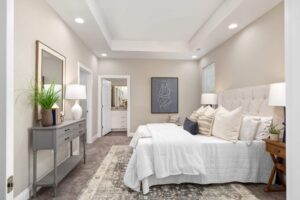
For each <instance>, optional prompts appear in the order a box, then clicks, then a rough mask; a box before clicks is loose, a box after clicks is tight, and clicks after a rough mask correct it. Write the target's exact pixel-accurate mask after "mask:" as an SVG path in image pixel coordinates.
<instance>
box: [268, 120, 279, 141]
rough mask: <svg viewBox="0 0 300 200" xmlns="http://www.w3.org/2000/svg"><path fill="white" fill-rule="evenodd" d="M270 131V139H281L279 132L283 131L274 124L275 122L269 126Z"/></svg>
mask: <svg viewBox="0 0 300 200" xmlns="http://www.w3.org/2000/svg"><path fill="white" fill-rule="evenodd" d="M268 131H269V133H270V140H272V141H278V140H279V134H280V133H281V129H280V128H277V125H274V124H273V123H272V124H271V125H270V127H269V128H268Z"/></svg>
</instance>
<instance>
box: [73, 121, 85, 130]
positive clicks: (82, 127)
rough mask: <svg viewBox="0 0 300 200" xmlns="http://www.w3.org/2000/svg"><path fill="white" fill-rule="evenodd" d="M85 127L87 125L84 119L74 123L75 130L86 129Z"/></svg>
mask: <svg viewBox="0 0 300 200" xmlns="http://www.w3.org/2000/svg"><path fill="white" fill-rule="evenodd" d="M85 127H86V124H85V121H82V122H78V123H76V124H74V125H73V130H79V129H85Z"/></svg>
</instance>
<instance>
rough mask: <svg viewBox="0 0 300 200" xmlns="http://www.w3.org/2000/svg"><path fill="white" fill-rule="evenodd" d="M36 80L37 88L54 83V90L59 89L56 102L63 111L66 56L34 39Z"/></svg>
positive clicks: (39, 117)
mask: <svg viewBox="0 0 300 200" xmlns="http://www.w3.org/2000/svg"><path fill="white" fill-rule="evenodd" d="M36 68H37V73H36V75H37V77H36V81H37V84H38V86H39V88H42V87H44V88H47V87H49V86H50V84H51V83H55V90H57V91H60V92H59V95H60V101H59V102H58V103H57V106H58V107H59V110H60V111H61V112H62V113H64V100H63V99H64V98H63V97H64V85H65V73H66V58H65V57H64V56H63V55H62V54H60V53H58V52H57V51H55V50H54V49H52V48H50V47H49V46H47V45H45V44H43V43H42V42H40V41H36ZM40 111H41V108H40V107H39V106H38V107H37V116H38V120H39V119H41V114H40Z"/></svg>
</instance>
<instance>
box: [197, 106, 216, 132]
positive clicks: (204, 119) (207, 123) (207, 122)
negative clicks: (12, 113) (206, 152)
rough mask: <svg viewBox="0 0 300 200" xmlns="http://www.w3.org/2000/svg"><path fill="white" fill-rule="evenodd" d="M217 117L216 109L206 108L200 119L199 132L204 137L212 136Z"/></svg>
mask: <svg viewBox="0 0 300 200" xmlns="http://www.w3.org/2000/svg"><path fill="white" fill-rule="evenodd" d="M214 117H215V109H213V108H212V107H210V106H207V107H206V108H205V111H204V113H203V114H202V115H200V116H199V117H198V120H197V122H198V132H199V134H202V135H207V136H210V135H211V130H212V126H213V122H214Z"/></svg>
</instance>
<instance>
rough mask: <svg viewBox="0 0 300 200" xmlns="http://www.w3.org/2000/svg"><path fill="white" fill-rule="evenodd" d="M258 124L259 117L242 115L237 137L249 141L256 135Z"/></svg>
mask: <svg viewBox="0 0 300 200" xmlns="http://www.w3.org/2000/svg"><path fill="white" fill-rule="evenodd" d="M259 124H260V118H259V117H256V116H249V115H245V116H243V120H242V124H241V130H240V136H239V139H240V140H244V141H248V142H249V143H251V142H252V140H253V139H254V138H255V136H256V132H257V130H258V126H259Z"/></svg>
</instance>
